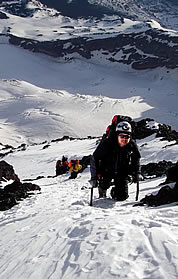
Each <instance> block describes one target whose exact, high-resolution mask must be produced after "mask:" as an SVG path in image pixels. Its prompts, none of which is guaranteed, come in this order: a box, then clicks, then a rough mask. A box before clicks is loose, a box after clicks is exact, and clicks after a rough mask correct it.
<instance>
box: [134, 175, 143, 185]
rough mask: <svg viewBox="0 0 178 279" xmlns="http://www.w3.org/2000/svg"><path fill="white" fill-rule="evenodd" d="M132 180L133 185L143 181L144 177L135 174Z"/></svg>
mask: <svg viewBox="0 0 178 279" xmlns="http://www.w3.org/2000/svg"><path fill="white" fill-rule="evenodd" d="M132 178H133V180H132V181H133V183H137V182H138V181H141V180H143V176H142V175H141V174H140V173H133V174H132Z"/></svg>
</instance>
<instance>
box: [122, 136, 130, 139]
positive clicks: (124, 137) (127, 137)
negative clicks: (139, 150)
mask: <svg viewBox="0 0 178 279" xmlns="http://www.w3.org/2000/svg"><path fill="white" fill-rule="evenodd" d="M119 137H120V138H121V139H130V136H129V135H119Z"/></svg>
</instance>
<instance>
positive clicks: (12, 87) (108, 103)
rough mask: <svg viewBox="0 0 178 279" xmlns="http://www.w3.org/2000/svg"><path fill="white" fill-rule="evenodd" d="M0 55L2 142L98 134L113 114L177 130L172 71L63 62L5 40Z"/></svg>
mask: <svg viewBox="0 0 178 279" xmlns="http://www.w3.org/2000/svg"><path fill="white" fill-rule="evenodd" d="M0 59H1V62H2V63H1V64H0V100H1V101H0V127H1V129H0V138H1V142H2V143H3V144H6V143H8V144H11V145H14V146H16V145H18V144H21V143H24V142H29V143H32V142H41V141H44V140H51V139H55V138H58V137H61V136H63V135H70V136H75V137H76V136H78V137H87V136H89V135H90V136H100V135H101V134H102V133H103V132H104V131H105V129H106V127H107V126H108V124H109V123H110V121H111V119H112V117H113V115H114V114H118V113H119V114H124V115H130V116H131V117H133V118H134V119H136V120H138V119H141V118H146V117H150V118H153V119H155V120H156V121H158V122H160V123H166V124H169V125H171V126H172V127H173V128H174V129H177V128H178V121H177V117H178V114H177V102H178V91H177V90H178V89H177V88H178V70H177V69H175V70H170V71H167V70H166V69H155V70H150V71H143V72H137V71H130V69H128V70H126V69H125V68H122V67H115V66H113V67H111V66H109V65H105V66H102V65H97V64H93V63H87V62H86V61H82V60H74V61H73V62H70V63H62V62H58V61H57V60H55V59H53V58H50V57H46V56H44V55H39V54H34V53H30V52H28V51H27V50H23V49H20V48H18V47H15V46H11V45H9V44H8V43H7V42H6V41H4V40H2V41H1V44H0ZM17 65H18V67H17ZM104 96H107V97H104ZM96 120H97V121H96ZM39 126H40V127H41V128H40V129H39Z"/></svg>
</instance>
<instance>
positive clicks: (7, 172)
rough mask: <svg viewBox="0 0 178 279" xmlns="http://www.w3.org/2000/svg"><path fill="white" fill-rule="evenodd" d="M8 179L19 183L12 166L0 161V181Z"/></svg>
mask: <svg viewBox="0 0 178 279" xmlns="http://www.w3.org/2000/svg"><path fill="white" fill-rule="evenodd" d="M10 179H12V180H15V181H20V179H19V177H18V175H17V174H16V173H15V171H14V168H13V166H12V165H10V164H8V163H7V162H6V161H0V181H1V180H10Z"/></svg>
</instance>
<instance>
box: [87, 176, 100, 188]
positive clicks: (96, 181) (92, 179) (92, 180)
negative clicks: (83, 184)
mask: <svg viewBox="0 0 178 279" xmlns="http://www.w3.org/2000/svg"><path fill="white" fill-rule="evenodd" d="M89 183H90V185H91V186H92V187H93V188H96V187H98V180H97V179H96V177H91V179H90V180H89Z"/></svg>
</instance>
